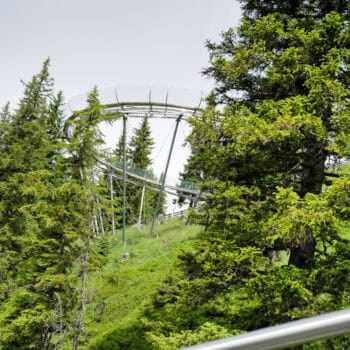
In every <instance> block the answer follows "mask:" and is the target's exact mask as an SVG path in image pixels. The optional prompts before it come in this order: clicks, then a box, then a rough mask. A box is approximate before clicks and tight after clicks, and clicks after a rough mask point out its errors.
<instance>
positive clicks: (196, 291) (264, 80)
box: [150, 1, 350, 349]
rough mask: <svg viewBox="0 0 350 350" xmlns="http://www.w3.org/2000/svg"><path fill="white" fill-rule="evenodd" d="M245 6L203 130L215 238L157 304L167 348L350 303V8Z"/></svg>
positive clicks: (224, 54) (200, 161)
mask: <svg viewBox="0 0 350 350" xmlns="http://www.w3.org/2000/svg"><path fill="white" fill-rule="evenodd" d="M241 2H242V4H243V8H244V10H245V16H244V18H243V20H242V21H241V24H240V26H239V27H238V29H237V30H234V29H229V30H228V31H226V32H224V33H223V38H222V41H221V42H220V43H211V42H208V48H209V51H210V54H211V65H210V67H209V68H208V69H206V71H205V73H206V74H207V75H209V76H210V77H212V78H214V79H215V81H216V88H215V90H214V94H213V95H212V96H210V103H209V108H208V110H206V111H205V112H204V113H203V115H202V116H201V117H199V118H196V119H193V120H192V121H191V123H192V125H193V132H192V135H191V136H190V142H191V146H192V150H193V155H194V157H193V158H192V164H190V165H189V167H193V172H196V171H197V173H198V170H199V169H200V171H201V172H202V177H201V178H202V181H200V185H201V187H202V189H203V191H204V192H205V193H206V199H205V203H204V204H203V206H202V210H201V211H200V212H199V214H198V217H197V220H199V222H201V223H203V224H205V226H206V232H205V233H204V234H203V235H202V236H201V237H200V241H199V242H198V244H197V245H196V251H195V252H194V251H191V252H188V253H186V254H183V256H182V261H183V271H184V274H185V278H184V279H183V280H182V281H180V282H179V281H176V280H174V281H171V282H169V283H168V284H165V285H164V286H163V287H162V293H160V294H159V296H158V297H156V302H155V309H154V314H153V316H152V317H153V320H155V322H156V324H157V329H158V330H157V331H154V333H153V336H155V335H157V333H161V332H163V333H162V335H160V338H158V340H160V339H161V337H162V336H164V335H166V336H170V338H171V339H174V338H176V337H180V338H181V334H185V333H184V330H187V331H188V332H195V330H196V329H197V328H198V327H200V326H202V325H203V324H205V322H208V321H210V322H212V321H213V320H215V321H214V325H213V327H214V328H215V327H216V326H220V327H224V328H225V329H226V330H227V331H228V332H229V333H231V334H234V333H236V332H237V331H249V330H252V329H257V328H260V327H265V326H270V325H274V324H278V323H283V322H286V321H289V320H291V319H296V318H302V317H307V316H311V315H315V314H319V313H323V312H325V311H331V310H334V309H339V308H344V307H348V306H349V290H350V288H349V283H348V281H349V278H348V277H349V274H350V270H349V266H350V264H349V262H350V250H349V244H348V241H347V240H346V239H345V238H344V235H343V232H344V230H345V229H346V227H348V220H349V216H348V214H347V212H348V210H347V205H348V204H347V203H348V202H349V196H348V193H349V192H348V189H349V186H350V183H349V179H348V176H343V175H341V174H337V173H334V168H332V167H331V165H334V166H335V167H336V166H337V164H336V163H335V164H334V162H336V161H337V160H339V159H342V160H345V159H347V158H348V157H349V155H350V154H349V147H348V140H349V135H350V123H349V118H348V114H349V81H350V80H349V77H350V76H349V50H348V47H349V40H350V27H349V22H348V16H349V12H348V11H349V8H348V2H344V1H332V2H321V1H296V2H287V1H272V2H270V1H259V2H257V1H241ZM292 5H293V6H292ZM220 104H221V105H223V107H224V108H223V112H221V111H218V110H216V109H215V105H220ZM165 305H166V307H162V306H165ZM175 315H176V316H175ZM178 315H181V316H180V317H178ZM152 317H150V319H151V320H152ZM157 321H159V323H157ZM160 324H161V325H162V326H161V327H160V326H159V325H160ZM160 329H161V331H160ZM208 335H209V334H208ZM158 336H159V334H158ZM153 339H155V338H153ZM178 339H179V338H178ZM205 339H206V337H205V336H204V337H203V338H202V340H205ZM198 341H199V340H198ZM319 346H320V348H322V349H329V348H338V347H345V348H346V347H348V346H349V340H348V339H347V338H346V337H345V338H342V339H340V340H337V339H333V340H329V341H325V342H322V343H320V345H319ZM305 348H306V347H305Z"/></svg>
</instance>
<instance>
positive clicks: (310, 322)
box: [183, 309, 350, 350]
mask: <svg viewBox="0 0 350 350" xmlns="http://www.w3.org/2000/svg"><path fill="white" fill-rule="evenodd" d="M348 332H350V309H347V310H342V311H336V312H331V313H327V314H324V315H320V316H315V317H310V318H306V319H302V320H298V321H292V322H288V323H286V324H282V325H279V326H273V327H268V328H263V329H259V330H257V331H252V332H249V333H246V334H240V335H236V336H233V337H228V338H225V339H220V340H215V341H212V342H208V343H203V344H199V345H194V346H190V347H187V348H184V349H183V350H238V349H239V350H272V349H282V348H285V347H288V346H294V345H300V344H304V343H309V342H311V341H314V340H319V339H324V338H329V337H332V336H336V335H341V334H345V333H348Z"/></svg>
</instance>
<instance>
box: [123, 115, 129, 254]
mask: <svg viewBox="0 0 350 350" xmlns="http://www.w3.org/2000/svg"><path fill="white" fill-rule="evenodd" d="M127 119H128V118H127V116H126V115H125V114H124V115H123V247H124V249H125V246H126V233H125V231H126V121H127Z"/></svg>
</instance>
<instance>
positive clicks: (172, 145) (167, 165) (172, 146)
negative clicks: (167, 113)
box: [149, 114, 183, 237]
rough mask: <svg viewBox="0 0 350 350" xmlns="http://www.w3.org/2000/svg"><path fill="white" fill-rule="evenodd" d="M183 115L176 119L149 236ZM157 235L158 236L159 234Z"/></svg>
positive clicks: (155, 218) (152, 229)
mask: <svg viewBox="0 0 350 350" xmlns="http://www.w3.org/2000/svg"><path fill="white" fill-rule="evenodd" d="M182 117H183V115H182V114H180V115H179V116H178V118H177V119H176V124H175V130H174V134H173V138H172V140H171V146H170V150H169V155H168V159H167V163H166V166H165V171H164V174H163V178H162V182H161V186H160V191H159V194H158V199H157V204H156V209H155V210H154V214H153V220H152V225H151V230H150V233H149V236H150V237H153V233H154V225H155V222H156V220H157V216H158V212H159V207H160V202H161V200H162V196H163V192H164V185H165V180H166V176H167V174H168V168H169V164H170V159H171V155H172V153H173V148H174V143H175V139H176V134H177V129H178V127H179V123H180V121H181V118H182ZM157 236H158V235H157Z"/></svg>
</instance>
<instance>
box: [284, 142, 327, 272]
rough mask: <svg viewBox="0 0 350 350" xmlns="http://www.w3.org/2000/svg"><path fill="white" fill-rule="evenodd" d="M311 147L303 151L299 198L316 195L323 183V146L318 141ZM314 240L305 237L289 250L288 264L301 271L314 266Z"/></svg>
mask: <svg viewBox="0 0 350 350" xmlns="http://www.w3.org/2000/svg"><path fill="white" fill-rule="evenodd" d="M311 143H312V145H311V146H310V147H309V148H308V149H307V150H306V151H305V159H304V162H303V172H302V178H301V187H300V193H299V194H300V196H301V197H304V196H305V195H306V194H307V193H315V194H318V193H320V192H321V191H322V185H323V183H324V181H325V162H326V157H327V155H326V150H325V145H324V144H323V143H321V142H319V141H315V140H314V141H313V142H311ZM315 247H316V240H315V238H314V237H312V236H311V235H306V238H305V239H303V240H302V241H301V242H300V243H298V244H295V245H294V246H292V247H291V249H290V256H289V261H288V264H292V265H294V266H296V267H299V268H301V269H310V268H312V267H313V265H314V259H315Z"/></svg>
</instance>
